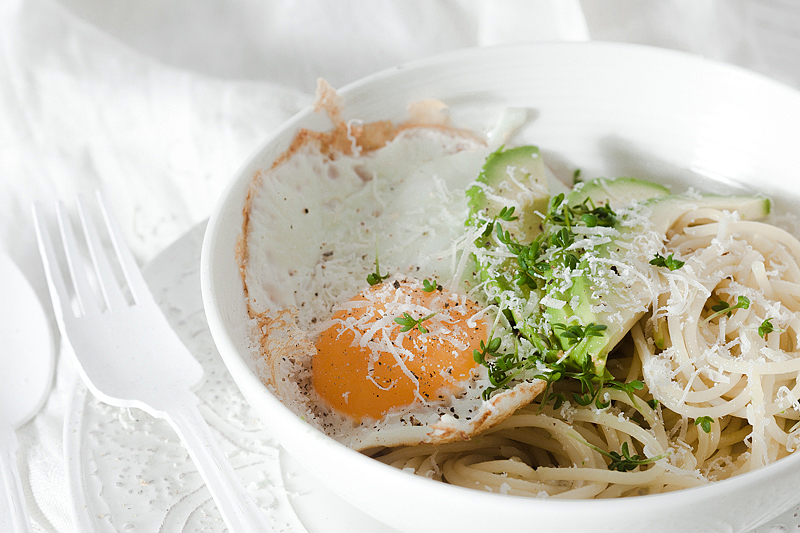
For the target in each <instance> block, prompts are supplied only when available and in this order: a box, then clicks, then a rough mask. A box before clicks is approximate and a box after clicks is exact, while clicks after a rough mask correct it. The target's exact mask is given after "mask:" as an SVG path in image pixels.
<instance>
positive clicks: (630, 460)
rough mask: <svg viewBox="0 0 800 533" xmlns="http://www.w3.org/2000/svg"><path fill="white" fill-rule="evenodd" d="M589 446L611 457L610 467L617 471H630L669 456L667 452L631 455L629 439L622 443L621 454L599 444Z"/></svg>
mask: <svg viewBox="0 0 800 533" xmlns="http://www.w3.org/2000/svg"><path fill="white" fill-rule="evenodd" d="M589 446H590V447H591V448H594V449H595V450H597V451H598V452H600V453H601V454H603V455H605V456H606V457H608V458H609V459H611V462H610V463H609V464H608V469H609V470H616V471H617V472H630V471H631V470H634V469H635V468H636V467H637V466H642V465H646V464H650V463H655V462H656V461H658V460H659V459H663V458H664V457H666V456H667V454H661V455H656V456H655V457H643V456H641V455H639V454H636V455H631V453H630V450H629V449H628V442H627V441H625V442H623V443H622V450H621V451H622V453H621V454H619V453H617V452H607V451H605V450H603V449H601V448H598V447H597V446H592V445H591V444H590V445H589Z"/></svg>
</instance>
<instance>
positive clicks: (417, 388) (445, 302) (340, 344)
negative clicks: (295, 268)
mask: <svg viewBox="0 0 800 533" xmlns="http://www.w3.org/2000/svg"><path fill="white" fill-rule="evenodd" d="M478 311H479V308H478V306H477V304H475V303H474V302H472V301H471V300H469V299H468V298H466V297H465V296H460V295H457V294H455V293H453V292H450V291H447V290H443V289H441V288H440V287H439V288H437V289H436V290H434V291H431V292H426V291H424V290H423V285H422V283H420V282H419V281H417V280H404V281H393V282H384V283H381V284H378V285H375V286H373V287H370V288H368V289H366V290H364V291H362V292H361V293H359V294H358V295H356V296H355V297H353V298H352V299H351V300H350V301H348V302H347V303H345V304H344V305H342V306H340V307H339V308H338V310H336V311H335V313H334V314H333V317H332V319H331V325H330V326H329V327H328V328H327V329H326V330H324V331H323V332H322V333H321V334H320V336H319V338H318V339H317V341H316V347H317V353H316V355H315V356H314V358H313V360H312V383H313V386H314V388H315V389H316V391H317V393H318V394H319V395H320V396H321V397H322V398H323V400H324V401H325V402H327V404H328V405H329V406H330V407H331V408H333V409H334V410H336V411H338V412H340V413H342V414H345V415H348V416H349V417H351V418H353V419H355V420H359V421H360V420H362V419H364V418H372V419H380V418H382V417H383V416H384V415H385V414H386V413H387V412H389V411H391V410H394V409H397V408H401V407H406V406H410V405H412V404H414V403H415V402H423V403H426V402H428V401H435V400H439V399H442V398H444V397H445V396H452V395H454V394H457V393H458V392H459V390H460V389H461V382H463V381H464V380H465V379H467V378H468V377H469V376H470V371H471V370H472V369H473V368H475V367H476V366H477V364H476V363H475V361H474V359H473V357H472V352H473V350H474V349H478V348H479V347H480V341H481V340H482V339H486V323H485V321H484V319H483V318H482V317H481V316H479V315H476V313H478ZM395 319H399V321H400V323H398V321H397V320H395ZM409 326H410V327H409ZM404 329H405V330H406V331H403V330H404Z"/></svg>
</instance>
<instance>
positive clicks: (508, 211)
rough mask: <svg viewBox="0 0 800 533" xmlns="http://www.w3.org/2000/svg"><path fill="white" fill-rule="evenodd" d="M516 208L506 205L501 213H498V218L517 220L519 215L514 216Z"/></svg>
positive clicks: (507, 220) (508, 220) (509, 220)
mask: <svg viewBox="0 0 800 533" xmlns="http://www.w3.org/2000/svg"><path fill="white" fill-rule="evenodd" d="M515 209H516V208H515V207H514V206H511V207H504V208H502V209H501V210H500V213H498V214H497V218H499V219H500V220H505V221H506V222H511V221H513V220H517V219H518V218H519V217H516V216H514V210H515Z"/></svg>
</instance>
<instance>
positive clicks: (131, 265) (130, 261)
mask: <svg viewBox="0 0 800 533" xmlns="http://www.w3.org/2000/svg"><path fill="white" fill-rule="evenodd" d="M95 194H96V196H97V203H98V204H99V205H100V212H101V213H102V214H103V219H104V220H105V223H106V227H107V228H108V234H109V236H110V237H111V242H112V243H113V244H114V250H116V252H117V258H118V259H119V262H120V265H122V272H123V273H124V274H125V279H126V280H127V281H128V287H129V288H130V290H131V294H132V295H133V300H134V301H135V302H136V303H137V304H141V303H142V300H143V299H145V298H148V297H151V293H150V288H149V287H148V286H147V282H146V281H145V280H144V276H142V272H141V270H139V265H138V264H136V259H135V258H134V257H133V254H132V253H131V251H130V249H129V248H128V245H127V244H125V238H124V237H123V236H122V232H121V231H120V229H119V227H118V226H117V223H116V221H115V220H114V218H113V217H111V216H110V214H109V212H108V210H107V209H106V204H105V202H104V201H103V195H102V194H101V193H100V191H97V192H96V193H95Z"/></svg>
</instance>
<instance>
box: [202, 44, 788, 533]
mask: <svg viewBox="0 0 800 533" xmlns="http://www.w3.org/2000/svg"><path fill="white" fill-rule="evenodd" d="M340 94H341V96H342V103H343V106H344V111H343V116H344V118H345V119H351V118H352V119H360V120H364V121H371V120H378V119H392V120H398V121H399V120H402V119H404V118H405V117H406V106H407V104H408V102H411V101H414V100H418V99H423V98H437V99H440V100H442V101H444V103H445V104H447V105H449V106H450V110H451V115H452V117H453V122H454V123H455V124H456V125H458V126H462V127H468V128H471V129H474V130H478V131H486V130H487V129H488V128H489V127H491V125H492V123H493V122H494V120H496V118H497V117H498V116H499V114H500V112H501V111H502V110H503V109H505V108H507V107H510V106H512V107H514V106H516V107H526V108H531V109H532V110H533V112H534V114H535V115H536V117H535V120H532V121H531V123H530V124H529V125H528V126H527V127H525V128H524V129H523V130H522V131H521V132H520V134H519V135H518V137H517V138H516V139H515V141H516V142H519V143H534V144H538V145H539V146H540V147H541V148H542V151H543V153H544V155H545V158H546V160H547V161H548V162H549V163H550V164H555V165H556V166H557V171H558V172H559V173H560V174H561V175H562V176H564V177H569V176H571V174H572V172H573V170H574V169H576V168H579V169H581V170H582V172H583V176H584V177H586V178H592V177H596V176H625V175H628V176H638V177H644V178H650V179H656V180H660V181H663V182H666V183H668V184H677V185H684V186H685V185H694V186H699V187H701V188H703V189H706V190H711V191H723V190H724V191H731V190H734V189H737V188H738V189H742V188H749V189H751V190H757V191H759V192H763V193H766V194H769V195H771V196H773V197H774V198H775V199H776V203H777V209H778V210H787V208H791V207H793V206H794V204H795V203H796V202H797V198H798V196H800V182H799V181H798V178H797V177H798V176H800V159H798V157H797V147H798V146H800V128H798V124H800V95H799V94H798V93H797V91H795V90H793V89H790V88H787V87H784V86H782V85H779V84H778V83H775V82H773V81H771V80H768V79H766V78H764V77H761V76H758V75H754V74H752V73H749V72H747V71H744V70H742V69H738V68H735V67H729V66H725V65H721V64H717V63H713V62H710V61H707V60H704V59H702V58H699V57H694V56H690V55H687V54H683V53H679V52H674V51H667V50H660V49H654V48H646V47H639V46H630V45H620V44H611V43H589V44H564V43H560V44H558V43H554V44H541V45H520V46H515V47H504V48H493V49H486V48H483V49H471V50H461V51H457V52H455V53H451V54H447V55H445V56H441V57H436V58H431V59H426V60H423V61H418V62H414V63H412V64H408V65H404V66H401V67H398V68H396V69H390V70H388V71H384V72H381V73H378V74H376V75H374V76H370V77H368V78H366V79H364V80H361V81H359V82H357V83H354V84H352V85H350V86H348V87H345V88H343V89H342V90H341V91H340ZM300 127H307V128H311V129H321V128H327V127H328V123H327V121H326V119H325V117H323V116H320V115H319V114H314V113H313V112H312V111H311V110H310V109H307V110H305V111H303V112H301V113H299V114H298V115H297V116H295V117H294V118H293V119H292V120H291V121H289V122H288V123H287V124H285V125H284V127H283V128H281V129H280V130H279V131H278V132H277V133H276V135H275V137H274V138H272V139H270V140H269V141H268V142H267V143H265V144H264V146H263V147H262V148H261V149H260V150H259V151H258V152H257V153H256V154H255V155H254V156H253V157H252V158H251V159H250V160H249V161H247V162H246V163H245V165H244V166H243V167H242V168H241V170H240V171H239V173H238V174H237V175H236V176H235V178H234V180H233V182H232V184H231V186H230V187H229V189H228V190H227V191H226V193H225V195H224V197H223V199H222V201H221V202H220V204H219V205H218V208H217V210H216V211H215V213H214V214H213V215H212V218H211V221H210V223H209V232H208V235H207V237H206V240H205V243H204V251H203V256H202V257H203V266H202V272H201V280H202V282H203V291H204V294H203V299H204V302H205V306H206V312H207V316H208V317H209V326H210V328H211V331H212V334H213V336H214V340H215V342H216V343H217V346H218V347H219V348H220V352H221V355H222V357H223V359H224V360H225V363H226V365H227V367H228V369H229V370H230V371H231V374H232V376H233V378H234V380H235V381H236V383H237V384H238V385H239V388H240V389H241V390H242V392H243V393H244V395H245V397H246V398H247V399H248V401H249V402H250V404H251V405H253V406H254V411H255V412H256V413H258V415H259V416H261V417H262V418H264V419H265V420H272V421H274V422H275V423H280V424H282V429H281V432H280V434H279V436H280V438H281V443H282V444H283V445H284V446H285V447H286V448H287V449H288V450H289V451H290V452H291V453H293V454H295V456H296V457H298V458H299V459H300V461H301V462H303V464H305V465H306V466H308V467H309V468H312V469H313V470H314V472H315V474H317V475H318V476H320V477H321V478H322V479H323V481H324V482H325V483H326V484H328V486H330V487H333V488H335V489H336V490H337V491H341V492H340V494H341V495H342V496H343V497H344V498H345V499H347V500H348V501H351V502H352V503H353V504H354V505H356V506H358V507H359V508H361V509H362V510H364V511H365V512H368V513H370V514H371V515H373V516H376V517H378V518H379V519H380V520H382V521H384V522H387V523H390V524H392V525H393V526H394V527H397V528H398V529H402V530H404V531H409V532H412V531H418V530H420V528H421V527H422V526H423V525H424V526H427V527H433V526H432V524H437V525H438V526H441V527H442V528H443V529H444V528H448V527H449V528H455V527H460V528H461V529H463V530H469V529H470V528H473V529H474V528H481V529H491V528H494V527H496V526H497V515H498V513H499V514H501V515H502V516H503V524H504V527H506V528H507V529H510V530H515V531H516V530H519V531H524V530H526V529H527V528H529V527H530V522H529V515H530V514H531V513H532V514H535V515H536V520H537V523H538V524H539V526H540V527H543V528H559V529H561V530H569V531H583V530H586V529H588V528H589V527H591V528H592V529H593V530H594V531H614V530H618V529H619V528H620V527H626V528H629V529H633V530H636V529H648V530H650V531H653V530H654V529H658V530H659V531H681V530H691V529H695V528H704V529H706V530H715V531H717V530H718V531H729V530H732V531H747V530H748V529H752V528H753V527H754V526H755V525H756V524H758V523H761V522H764V521H766V520H768V519H769V518H771V517H773V516H775V515H776V514H778V513H780V512H781V511H783V510H785V509H787V508H789V507H791V506H792V504H793V502H794V501H796V499H797V497H798V496H800V492H798V491H797V489H796V487H797V486H798V485H800V469H799V468H798V465H800V455H796V456H793V457H790V458H788V459H785V460H783V461H779V462H778V463H777V464H775V465H773V466H771V467H768V468H765V469H761V470H759V471H756V472H752V473H749V474H745V475H742V476H738V477H736V478H734V479H731V480H727V481H723V482H719V483H715V484H712V485H710V486H708V487H700V488H697V489H691V490H685V491H678V492H674V493H670V494H663V495H655V496H646V497H641V498H636V499H635V501H632V500H615V501H603V502H572V501H559V500H552V499H551V500H547V501H545V500H537V499H524V500H520V499H515V498H513V497H507V496H500V495H496V494H495V495H492V494H480V493H477V492H475V491H468V490H466V489H462V488H460V487H452V486H445V485H442V484H435V483H433V482H430V481H429V480H425V479H421V478H419V477H415V476H411V475H408V474H405V473H403V472H399V471H397V470H394V469H391V468H390V467H387V466H386V465H382V464H380V463H378V462H376V461H372V460H369V459H368V458H365V457H363V456H361V455H359V454H357V453H355V452H353V451H352V450H349V449H346V448H344V447H343V446H340V445H338V444H336V443H334V442H333V441H332V440H331V439H326V438H322V437H321V435H320V434H319V433H318V432H316V431H315V430H312V429H310V427H309V426H308V425H307V424H305V423H304V422H303V421H301V420H300V419H299V418H298V417H296V416H294V415H293V414H291V413H290V412H289V411H288V410H287V409H286V408H285V407H284V406H283V405H282V404H280V403H279V402H278V401H277V400H276V399H275V398H274V397H273V396H272V395H271V394H270V393H269V392H268V391H267V389H266V388H265V387H264V386H263V385H262V384H261V382H260V381H259V380H258V379H257V377H256V375H255V373H254V371H253V369H252V365H251V364H250V362H249V360H250V357H251V356H250V354H249V350H248V348H249V347H248V343H249V339H248V332H247V328H246V324H247V321H246V309H245V299H244V296H243V294H242V287H241V280H240V276H239V270H238V265H237V263H236V261H235V257H236V251H235V250H236V243H237V239H238V237H239V235H240V232H241V223H242V220H241V212H242V206H243V205H244V202H245V195H246V193H247V189H248V186H249V183H250V181H251V179H252V177H253V175H254V173H255V172H256V171H258V170H261V169H263V168H269V166H270V165H271V163H272V161H274V160H275V158H276V157H277V155H278V154H280V153H281V152H282V151H284V150H285V149H286V148H287V147H288V145H289V143H290V141H291V139H292V138H293V136H294V133H295V132H296V131H297V130H298V129H299V128H300ZM464 506H467V507H468V508H470V509H472V510H474V511H475V512H470V513H462V512H443V511H442V510H443V509H460V508H463V507H464ZM411 509H413V512H410V510H411Z"/></svg>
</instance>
